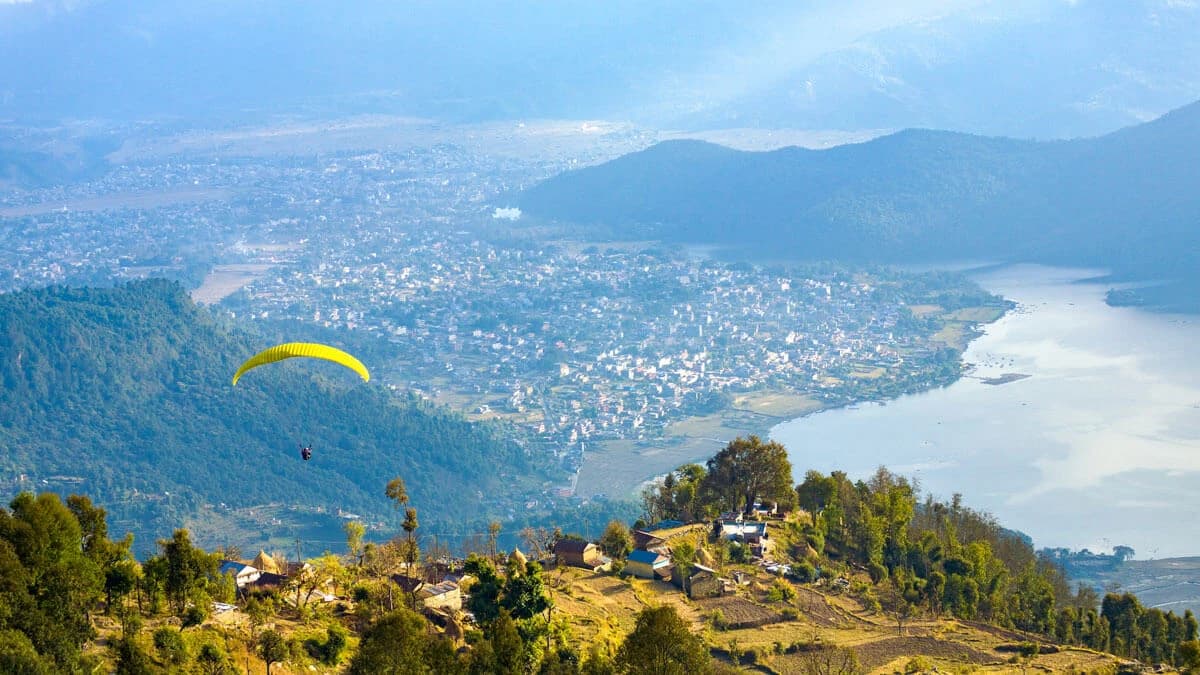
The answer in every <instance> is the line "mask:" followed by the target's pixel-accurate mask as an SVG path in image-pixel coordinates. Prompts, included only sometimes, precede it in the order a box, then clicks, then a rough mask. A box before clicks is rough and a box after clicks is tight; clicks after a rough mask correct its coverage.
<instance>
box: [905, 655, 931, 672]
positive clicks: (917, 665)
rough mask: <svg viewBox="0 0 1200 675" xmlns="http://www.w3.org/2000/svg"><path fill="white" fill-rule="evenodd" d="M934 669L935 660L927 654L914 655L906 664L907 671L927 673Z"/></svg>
mask: <svg viewBox="0 0 1200 675" xmlns="http://www.w3.org/2000/svg"><path fill="white" fill-rule="evenodd" d="M931 670H933V661H930V660H929V658H928V657H925V656H914V657H913V658H911V659H909V661H908V663H906V664H904V672H905V673H927V672H929V671H931Z"/></svg>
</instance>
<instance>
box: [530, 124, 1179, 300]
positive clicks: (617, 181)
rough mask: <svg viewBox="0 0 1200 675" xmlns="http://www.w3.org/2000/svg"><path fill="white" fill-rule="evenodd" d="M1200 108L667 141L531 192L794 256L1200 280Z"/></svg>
mask: <svg viewBox="0 0 1200 675" xmlns="http://www.w3.org/2000/svg"><path fill="white" fill-rule="evenodd" d="M1197 155H1200V103H1194V104H1191V105H1189V106H1187V107H1184V108H1180V109H1178V110H1175V111H1173V112H1171V113H1168V114H1166V115H1164V116H1163V117H1161V118H1159V119H1157V120H1154V121H1152V122H1149V123H1146V124H1142V125H1138V126H1134V127H1129V128H1126V129H1122V130H1120V131H1117V132H1114V133H1111V134H1108V135H1105V136H1101V137H1098V138H1090V139H1080V140H1072V141H1055V142H1035V141H1022V140H1014V139H1007V138H986V137H981V136H972V135H968V134H960V133H951V132H941V131H927V130H907V131H902V132H899V133H896V134H892V135H890V136H885V137H882V138H878V139H875V140H872V141H869V142H866V143H861V144H856V145H844V146H839V147H835V148H830V149H828V150H806V149H801V148H783V149H780V150H776V151H772V152H760V153H756V152H741V151H736V150H731V149H728V148H723V147H719V146H715V145H710V144H706V143H703V142H699V141H673V142H667V143H661V144H659V145H656V146H654V147H651V148H649V149H647V150H645V151H642V152H639V153H634V154H631V155H627V156H624V157H621V158H618V159H616V160H613V161H611V162H608V163H606V164H602V165H600V166H595V167H589V168H584V169H580V170H577V171H572V172H568V173H565V174H561V175H559V176H556V177H554V178H551V179H549V180H547V181H545V182H543V183H541V184H539V185H536V186H534V187H533V188H530V189H529V190H527V191H526V192H525V193H524V194H523V195H522V197H521V199H520V205H521V208H522V210H523V211H525V212H527V213H528V214H530V215H532V216H534V217H535V218H538V219H542V220H552V221H558V222H565V223H575V224H582V225H585V226H588V227H589V228H591V229H593V230H598V231H599V232H600V233H602V234H604V235H608V236H614V237H618V238H629V239H646V238H650V237H661V238H664V239H667V240H672V241H683V242H693V243H709V244H721V245H727V246H733V247H744V248H746V249H749V251H750V252H752V253H756V254H765V253H770V254H771V255H774V256H776V257H778V256H780V255H786V256H791V257H793V258H808V259H831V258H832V259H843V260H875V261H887V262H908V263H911V262H929V261H938V260H963V259H983V260H996V261H999V260H1010V261H1032V262H1046V263H1060V264H1061V263H1067V264H1084V265H1100V266H1105V267H1110V268H1112V269H1114V270H1115V271H1116V272H1118V273H1124V274H1127V275H1136V276H1141V277H1143V278H1153V279H1163V278H1172V279H1185V280H1187V281H1189V282H1190V284H1192V285H1195V284H1197V283H1200V278H1198V277H1197V276H1196V272H1195V266H1194V264H1193V263H1194V254H1193V253H1191V252H1193V251H1196V250H1200V230H1198V229H1197V228H1196V227H1195V224H1196V223H1197V222H1198V221H1200V189H1198V188H1200V176H1197V174H1196V173H1195V171H1194V170H1193V158H1194V157H1195V156H1197Z"/></svg>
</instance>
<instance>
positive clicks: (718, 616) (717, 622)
mask: <svg viewBox="0 0 1200 675" xmlns="http://www.w3.org/2000/svg"><path fill="white" fill-rule="evenodd" d="M708 623H709V624H711V625H712V627H713V628H716V629H717V630H725V629H726V628H727V627H728V626H729V623H728V622H726V621H725V612H722V611H721V610H719V609H714V610H713V611H712V612H711V613H709V615H708Z"/></svg>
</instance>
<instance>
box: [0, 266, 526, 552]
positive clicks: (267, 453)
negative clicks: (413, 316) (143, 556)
mask: <svg viewBox="0 0 1200 675" xmlns="http://www.w3.org/2000/svg"><path fill="white" fill-rule="evenodd" d="M264 346H266V344H264V338H262V337H256V336H252V335H250V334H247V333H244V332H240V331H238V330H235V329H233V328H232V327H230V326H228V325H225V324H224V323H223V322H222V321H221V320H219V319H217V318H215V317H214V316H213V315H212V314H210V313H209V311H208V310H206V309H203V308H199V307H197V306H195V305H193V304H192V302H191V301H190V300H189V299H188V297H187V295H186V293H185V292H184V290H183V288H182V287H180V286H179V285H177V284H174V283H171V282H166V281H161V280H152V281H144V282H136V283H131V284H127V285H124V286H120V287H117V288H106V289H95V288H88V289H67V288H51V289H42V290H33V291H25V292H20V293H14V294H9V295H2V296H0V382H2V383H3V402H2V404H0V490H2V491H3V493H4V494H8V495H11V494H14V493H16V492H18V491H20V490H28V489H38V490H45V489H53V490H57V491H60V492H63V493H66V492H87V493H88V494H91V495H94V496H95V497H96V498H97V499H98V500H102V501H104V502H105V503H106V504H107V505H108V506H109V510H110V513H111V514H112V517H113V520H114V530H123V529H125V528H130V529H132V530H133V531H134V532H135V533H136V534H137V535H138V539H139V543H142V544H146V545H150V546H152V545H153V541H154V538H155V537H157V536H163V535H166V534H169V533H170V531H171V528H172V527H178V525H179V524H180V523H181V522H187V521H188V519H189V518H194V517H195V516H196V515H197V513H199V512H200V511H201V510H202V509H203V510H204V511H205V512H206V513H213V514H219V513H221V512H222V510H223V509H224V510H226V511H228V510H229V509H231V508H232V509H236V508H238V507H250V506H256V505H263V504H276V505H280V506H282V507H287V508H286V509H284V510H287V509H291V508H292V507H295V508H296V509H298V510H299V511H300V512H309V513H314V512H318V511H322V510H323V511H324V512H325V513H331V514H332V513H336V512H337V510H338V509H345V510H347V511H350V512H354V513H357V514H360V515H363V516H364V517H366V518H367V519H368V520H371V519H374V520H376V521H382V520H390V519H392V518H394V517H395V516H394V514H393V513H392V512H391V511H390V510H389V507H390V504H389V502H388V501H387V500H386V499H385V498H384V497H383V488H384V484H385V483H386V482H387V481H388V480H389V479H390V478H392V477H394V476H397V475H399V476H403V477H404V479H405V481H406V482H407V483H408V485H409V491H410V494H411V496H412V499H413V503H414V504H415V505H418V506H421V507H422V519H423V523H424V524H426V525H429V526H433V527H436V526H437V525H438V524H439V523H444V522H447V521H454V522H461V521H462V519H463V518H464V517H465V516H468V515H472V516H477V515H479V514H482V513H485V512H487V511H488V507H489V506H491V507H494V506H495V505H496V504H499V503H503V501H504V499H505V498H506V497H511V495H512V494H513V493H515V492H516V491H518V490H520V489H521V488H523V487H525V486H526V485H527V483H521V482H520V481H518V480H517V478H518V477H521V479H522V480H531V481H537V480H539V479H540V475H539V472H538V469H537V468H536V467H534V466H531V465H530V461H529V459H528V458H527V456H526V454H525V453H524V451H523V450H522V449H521V448H520V447H519V446H518V445H517V443H515V442H513V441H511V440H504V438H503V437H502V435H501V434H500V433H499V430H498V429H497V428H493V427H488V426H485V425H473V424H470V423H468V422H466V421H464V420H463V419H462V418H460V417H459V416H457V415H455V414H451V413H449V412H447V411H445V410H442V409H437V408H434V407H432V406H430V405H428V404H425V403H422V402H420V401H417V400H412V399H407V398H398V397H397V396H395V395H393V394H391V393H390V392H389V391H388V390H387V389H386V388H384V387H382V386H380V385H378V384H377V383H376V382H374V381H373V382H372V383H370V384H364V383H363V382H362V381H361V380H359V379H358V378H357V377H356V376H354V375H353V374H352V373H350V372H349V371H347V370H344V369H341V368H339V367H338V366H335V365H333V364H328V363H325V362H319V361H313V360H291V361H287V362H283V363H280V364H275V365H273V366H271V367H264V368H259V369H257V370H255V371H253V372H252V373H250V374H248V375H247V376H246V377H244V378H243V379H242V380H241V382H239V383H238V386H237V387H232V386H231V385H230V377H231V376H232V374H233V372H234V370H236V368H237V366H238V364H239V363H240V362H241V361H242V360H244V359H245V358H246V357H248V356H249V355H250V354H252V353H254V352H255V351H257V350H258V349H261V348H262V347H264ZM369 365H370V364H368V366H369ZM301 442H303V443H311V444H313V445H314V446H315V448H316V453H317V454H316V457H315V458H314V459H313V461H311V462H303V461H301V460H300V458H299V457H298V454H297V444H298V443H301ZM481 495H482V496H483V498H482V499H481ZM206 505H208V506H207V507H206ZM222 505H224V507H222Z"/></svg>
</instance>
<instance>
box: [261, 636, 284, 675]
mask: <svg viewBox="0 0 1200 675" xmlns="http://www.w3.org/2000/svg"><path fill="white" fill-rule="evenodd" d="M258 655H259V656H261V657H262V660H263V661H265V662H266V664H267V675H271V664H272V663H279V662H280V661H283V660H284V659H286V658H287V655H288V650H287V643H286V642H285V641H284V639H283V636H282V635H280V634H279V633H277V632H275V631H273V630H268V631H265V632H263V634H262V635H259V636H258Z"/></svg>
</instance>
